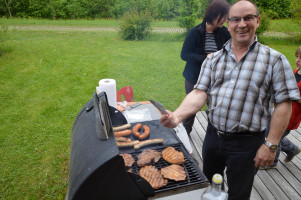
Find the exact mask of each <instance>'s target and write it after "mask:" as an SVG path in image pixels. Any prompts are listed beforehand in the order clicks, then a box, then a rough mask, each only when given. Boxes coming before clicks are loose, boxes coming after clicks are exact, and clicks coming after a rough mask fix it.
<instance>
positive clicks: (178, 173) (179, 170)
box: [161, 164, 186, 181]
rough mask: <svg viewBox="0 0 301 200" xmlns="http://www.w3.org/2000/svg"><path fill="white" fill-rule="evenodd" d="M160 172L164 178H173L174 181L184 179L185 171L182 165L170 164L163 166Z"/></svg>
mask: <svg viewBox="0 0 301 200" xmlns="http://www.w3.org/2000/svg"><path fill="white" fill-rule="evenodd" d="M161 174H162V176H163V177H164V178H167V179H170V180H175V181H184V180H185V179H186V172H185V170H184V167H182V166H180V165H175V164H172V165H170V166H167V167H164V168H162V169H161Z"/></svg>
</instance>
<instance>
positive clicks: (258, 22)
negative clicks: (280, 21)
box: [256, 15, 260, 28]
mask: <svg viewBox="0 0 301 200" xmlns="http://www.w3.org/2000/svg"><path fill="white" fill-rule="evenodd" d="M259 24H260V15H259V16H258V17H257V25H256V28H259Z"/></svg>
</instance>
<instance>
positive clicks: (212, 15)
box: [205, 0, 230, 24]
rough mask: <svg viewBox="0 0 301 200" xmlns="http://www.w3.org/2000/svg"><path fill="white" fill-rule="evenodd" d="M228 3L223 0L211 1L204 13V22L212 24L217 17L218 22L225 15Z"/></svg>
mask: <svg viewBox="0 0 301 200" xmlns="http://www.w3.org/2000/svg"><path fill="white" fill-rule="evenodd" d="M229 7H230V5H229V3H228V2H227V1H225V0H213V1H212V2H211V3H210V5H209V6H208V8H207V9H206V13H205V21H206V22H207V23H209V24H212V23H213V21H214V20H215V19H216V18H217V17H218V20H217V21H218V22H220V20H221V19H222V18H223V17H224V16H226V15H227V13H228V10H229Z"/></svg>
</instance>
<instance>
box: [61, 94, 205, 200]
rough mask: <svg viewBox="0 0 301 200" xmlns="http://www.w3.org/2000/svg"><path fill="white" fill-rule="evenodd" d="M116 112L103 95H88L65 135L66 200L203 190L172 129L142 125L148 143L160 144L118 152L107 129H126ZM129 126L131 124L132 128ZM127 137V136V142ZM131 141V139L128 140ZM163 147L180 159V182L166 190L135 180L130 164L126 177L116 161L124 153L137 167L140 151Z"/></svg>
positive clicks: (202, 181)
mask: <svg viewBox="0 0 301 200" xmlns="http://www.w3.org/2000/svg"><path fill="white" fill-rule="evenodd" d="M126 123H127V120H126V118H125V117H124V116H123V114H122V113H121V112H119V111H118V110H116V109H115V108H113V107H111V106H109V105H108V101H107V96H106V93H105V92H102V93H100V94H98V95H97V94H96V93H94V95H93V98H92V99H91V100H90V101H88V102H87V103H86V105H85V106H84V107H83V108H82V109H81V110H80V112H79V114H78V115H77V117H76V119H75V122H74V125H73V128H72V135H71V150H70V169H69V187H68V192H67V195H66V199H70V200H71V199H72V200H73V199H105V200H107V199H116V200H119V199H121V200H122V199H125V200H129V199H131V200H132V199H133V200H135V199H137V200H140V199H148V198H149V197H153V198H156V197H161V196H166V195H168V192H170V191H173V193H175V191H178V192H183V191H189V190H192V189H197V188H201V187H204V186H206V185H207V184H208V181H207V179H206V177H205V176H204V175H203V174H202V172H201V171H200V169H199V167H198V165H197V162H196V161H195V160H194V159H193V158H192V157H191V156H190V154H189V153H188V152H187V151H186V149H185V148H184V146H183V144H182V143H181V141H180V140H179V139H178V138H177V136H176V134H175V131H174V130H173V129H168V128H165V127H162V126H161V124H160V122H159V121H158V120H153V121H145V122H142V123H143V124H146V125H148V126H149V127H150V130H151V134H150V136H149V139H154V138H163V139H164V144H156V145H151V146H145V147H142V148H141V149H139V150H134V149H133V147H127V148H120V149H119V148H118V147H117V144H116V140H115V137H114V133H113V129H112V127H113V126H119V125H123V124H126ZM134 125H135V124H134V123H133V124H131V126H132V127H133V126H134ZM130 137H133V136H130ZM131 139H134V138H131ZM168 146H173V147H174V148H175V149H176V150H178V151H181V152H183V153H184V157H185V163H184V164H182V165H181V166H183V167H184V169H185V171H186V173H187V179H186V180H185V181H179V182H176V181H170V180H169V181H168V184H167V186H165V187H162V188H160V189H153V188H152V187H151V186H150V184H149V183H148V182H147V181H146V180H144V179H143V178H141V177H140V176H139V175H137V174H138V171H139V169H140V167H138V166H137V164H136V162H135V163H134V165H133V166H132V172H127V171H126V168H125V165H124V160H123V158H122V157H121V156H120V155H119V154H121V153H130V154H131V155H132V156H133V157H134V159H135V160H136V161H137V157H138V155H139V154H140V153H141V152H142V150H143V149H145V148H150V149H155V150H158V151H160V152H161V151H162V150H163V149H164V148H166V147H168ZM154 165H155V166H156V167H157V168H158V169H161V168H163V167H166V166H168V165H169V164H168V163H167V162H166V161H164V160H163V159H160V160H159V162H158V163H155V164H154Z"/></svg>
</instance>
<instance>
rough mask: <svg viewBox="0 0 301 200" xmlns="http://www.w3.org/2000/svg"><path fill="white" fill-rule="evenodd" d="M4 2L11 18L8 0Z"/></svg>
mask: <svg viewBox="0 0 301 200" xmlns="http://www.w3.org/2000/svg"><path fill="white" fill-rule="evenodd" d="M5 4H6V8H7V10H8V13H9V17H10V18H12V16H11V12H10V6H9V4H10V0H5Z"/></svg>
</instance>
